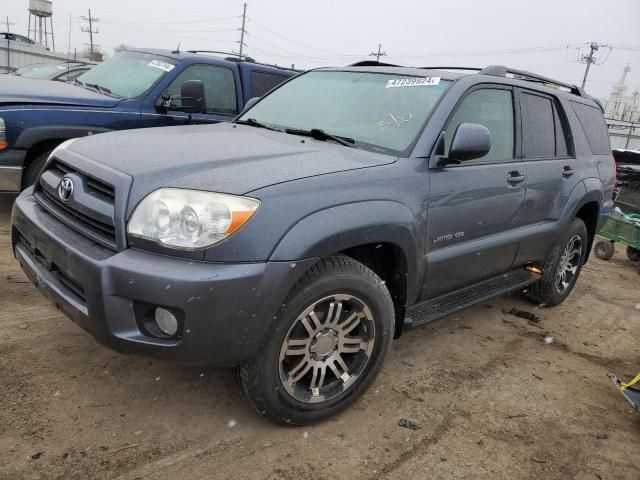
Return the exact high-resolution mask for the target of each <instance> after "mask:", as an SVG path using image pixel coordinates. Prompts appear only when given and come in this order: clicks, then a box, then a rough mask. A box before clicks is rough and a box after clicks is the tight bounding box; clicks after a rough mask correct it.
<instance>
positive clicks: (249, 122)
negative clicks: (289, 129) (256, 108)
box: [233, 118, 282, 132]
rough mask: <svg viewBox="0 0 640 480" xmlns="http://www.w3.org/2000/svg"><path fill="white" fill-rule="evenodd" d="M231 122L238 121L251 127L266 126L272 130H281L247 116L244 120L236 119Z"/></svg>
mask: <svg viewBox="0 0 640 480" xmlns="http://www.w3.org/2000/svg"><path fill="white" fill-rule="evenodd" d="M233 123H239V124H240V125H250V126H252V127H258V128H266V129H267V130H273V131H275V132H281V131H282V130H281V129H279V128H276V127H272V126H271V125H267V124H266V123H262V122H259V121H258V120H256V119H255V118H247V119H246V120H236V121H235V122H233Z"/></svg>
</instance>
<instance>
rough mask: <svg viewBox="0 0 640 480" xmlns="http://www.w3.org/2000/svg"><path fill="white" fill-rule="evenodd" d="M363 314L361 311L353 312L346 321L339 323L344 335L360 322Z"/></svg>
mask: <svg viewBox="0 0 640 480" xmlns="http://www.w3.org/2000/svg"><path fill="white" fill-rule="evenodd" d="M360 319H361V316H360V314H359V313H352V314H351V315H349V318H347V319H346V320H345V321H344V322H342V323H341V324H339V325H338V328H339V329H340V330H342V333H343V334H344V335H348V334H349V332H351V331H352V330H353V329H354V328H356V327H357V326H358V325H359V324H360Z"/></svg>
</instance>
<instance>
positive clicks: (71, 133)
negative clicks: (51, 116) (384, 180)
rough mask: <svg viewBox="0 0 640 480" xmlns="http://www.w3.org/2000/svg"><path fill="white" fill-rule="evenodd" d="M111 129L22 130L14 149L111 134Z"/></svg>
mask: <svg viewBox="0 0 640 480" xmlns="http://www.w3.org/2000/svg"><path fill="white" fill-rule="evenodd" d="M111 131H112V129H109V128H103V127H90V126H87V125H68V126H40V127H31V128H26V129H24V130H23V131H22V132H21V133H20V135H19V136H18V138H17V140H16V143H15V145H14V147H15V148H20V149H23V150H28V149H29V148H31V147H32V146H33V145H35V144H37V143H40V142H43V141H47V140H61V141H64V140H68V139H70V138H77V137H85V136H87V135H93V134H94V133H105V132H111Z"/></svg>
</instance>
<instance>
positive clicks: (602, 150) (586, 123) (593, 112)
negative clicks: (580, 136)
mask: <svg viewBox="0 0 640 480" xmlns="http://www.w3.org/2000/svg"><path fill="white" fill-rule="evenodd" d="M570 103H571V108H573V111H574V112H575V113H576V116H577V117H578V121H579V122H580V126H581V127H582V130H583V131H584V134H585V136H586V137H587V142H589V148H590V149H591V153H593V154H594V155H608V154H610V153H611V145H610V143H609V132H608V131H607V124H606V122H605V120H604V115H602V111H601V110H600V109H599V108H597V107H592V106H590V105H585V104H584V103H578V102H570Z"/></svg>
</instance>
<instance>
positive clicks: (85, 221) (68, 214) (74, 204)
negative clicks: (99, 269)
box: [34, 159, 117, 250]
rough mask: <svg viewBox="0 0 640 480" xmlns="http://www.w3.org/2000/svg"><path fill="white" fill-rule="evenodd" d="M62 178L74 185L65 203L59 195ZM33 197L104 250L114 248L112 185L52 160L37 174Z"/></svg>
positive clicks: (115, 243)
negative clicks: (38, 177) (37, 179)
mask: <svg viewBox="0 0 640 480" xmlns="http://www.w3.org/2000/svg"><path fill="white" fill-rule="evenodd" d="M63 177H67V178H69V179H71V180H72V181H73V185H74V189H73V194H72V195H71V197H70V198H69V199H68V200H66V201H63V200H62V199H61V198H60V196H59V194H58V186H59V185H60V181H61V180H62V178H63ZM34 195H35V197H36V199H37V201H38V203H39V204H40V205H41V206H42V207H43V208H44V209H45V210H47V211H48V212H49V213H50V214H52V215H54V216H55V217H56V218H58V220H60V221H61V222H63V223H65V224H66V225H68V226H69V227H71V228H73V229H74V230H76V231H78V232H80V233H82V234H83V235H85V236H87V237H89V238H91V239H92V240H94V241H96V242H97V243H99V244H101V245H104V246H105V247H108V248H110V249H112V250H116V249H117V241H116V228H115V221H114V211H115V207H114V203H115V189H114V188H113V186H111V185H108V184H106V183H104V182H102V181H100V180H98V179H97V178H94V177H91V176H90V175H87V174H86V173H84V172H81V171H79V170H77V169H75V168H73V167H71V166H69V165H67V164H64V163H62V162H60V161H59V160H57V159H54V160H53V161H52V162H51V163H50V164H49V165H48V166H47V168H46V170H44V171H43V172H42V174H41V175H40V179H39V181H38V184H37V185H36V188H35V191H34Z"/></svg>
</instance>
